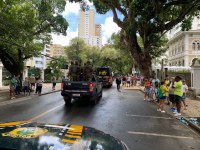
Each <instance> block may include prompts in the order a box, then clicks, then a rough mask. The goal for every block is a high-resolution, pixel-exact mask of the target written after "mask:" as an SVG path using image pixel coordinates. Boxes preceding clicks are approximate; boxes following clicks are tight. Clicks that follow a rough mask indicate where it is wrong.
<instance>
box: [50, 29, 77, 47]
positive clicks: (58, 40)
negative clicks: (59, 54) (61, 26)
mask: <svg viewBox="0 0 200 150" xmlns="http://www.w3.org/2000/svg"><path fill="white" fill-rule="evenodd" d="M77 36H78V28H77V29H76V31H75V32H72V31H70V29H69V31H67V36H63V35H56V34H52V39H53V44H60V45H62V46H67V45H69V42H70V40H71V39H72V38H75V37H77Z"/></svg>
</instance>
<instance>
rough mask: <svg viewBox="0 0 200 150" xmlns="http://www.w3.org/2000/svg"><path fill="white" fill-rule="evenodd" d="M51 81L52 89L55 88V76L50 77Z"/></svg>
mask: <svg viewBox="0 0 200 150" xmlns="http://www.w3.org/2000/svg"><path fill="white" fill-rule="evenodd" d="M51 83H52V90H55V88H56V77H53V78H52V80H51Z"/></svg>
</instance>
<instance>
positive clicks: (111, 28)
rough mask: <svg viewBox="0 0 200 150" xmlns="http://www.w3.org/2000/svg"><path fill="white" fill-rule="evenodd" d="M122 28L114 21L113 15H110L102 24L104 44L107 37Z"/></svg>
mask: <svg viewBox="0 0 200 150" xmlns="http://www.w3.org/2000/svg"><path fill="white" fill-rule="evenodd" d="M120 29H121V28H119V27H118V26H117V24H116V23H114V22H113V17H108V18H106V20H105V24H102V44H103V45H104V44H106V43H107V39H108V38H110V37H111V35H112V34H113V33H114V32H115V33H117V32H118V31H119V30H120Z"/></svg>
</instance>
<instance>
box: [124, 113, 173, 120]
mask: <svg viewBox="0 0 200 150" xmlns="http://www.w3.org/2000/svg"><path fill="white" fill-rule="evenodd" d="M126 116H127V117H141V118H154V119H172V118H170V117H156V116H142V115H130V114H126Z"/></svg>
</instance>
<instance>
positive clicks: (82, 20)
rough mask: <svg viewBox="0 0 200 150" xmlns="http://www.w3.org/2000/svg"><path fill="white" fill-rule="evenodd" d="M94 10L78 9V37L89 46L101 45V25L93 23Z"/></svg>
mask: <svg viewBox="0 0 200 150" xmlns="http://www.w3.org/2000/svg"><path fill="white" fill-rule="evenodd" d="M94 18H95V11H94V10H93V9H90V10H88V11H82V10H80V11H79V23H78V37H80V38H82V39H84V41H85V42H86V43H87V44H88V45H91V46H99V47H101V46H102V39H101V25H100V24H95V19H94Z"/></svg>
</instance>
